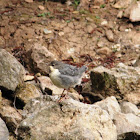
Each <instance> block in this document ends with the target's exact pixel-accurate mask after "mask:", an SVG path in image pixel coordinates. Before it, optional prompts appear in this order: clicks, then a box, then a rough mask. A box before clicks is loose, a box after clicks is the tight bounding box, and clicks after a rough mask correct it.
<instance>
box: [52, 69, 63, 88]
mask: <svg viewBox="0 0 140 140" xmlns="http://www.w3.org/2000/svg"><path fill="white" fill-rule="evenodd" d="M59 75H60V72H59V70H58V69H54V70H53V71H52V72H51V73H50V74H49V76H50V79H51V81H52V82H53V84H54V85H56V86H57V87H60V88H62V86H61V79H60V77H59Z"/></svg>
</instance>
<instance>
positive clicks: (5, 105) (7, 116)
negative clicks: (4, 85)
mask: <svg viewBox="0 0 140 140" xmlns="http://www.w3.org/2000/svg"><path fill="white" fill-rule="evenodd" d="M11 104H13V102H10V101H9V100H7V99H4V98H3V99H2V103H1V107H0V116H1V117H2V118H3V120H4V121H5V122H6V125H7V127H8V129H9V131H11V132H14V130H16V128H17V126H18V123H19V122H20V121H21V120H22V116H21V115H20V113H19V112H18V111H17V110H16V109H15V108H14V107H12V106H11Z"/></svg>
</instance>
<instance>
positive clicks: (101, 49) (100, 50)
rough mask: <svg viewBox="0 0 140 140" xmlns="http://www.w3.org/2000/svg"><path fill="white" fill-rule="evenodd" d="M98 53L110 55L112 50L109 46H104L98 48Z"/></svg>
mask: <svg viewBox="0 0 140 140" xmlns="http://www.w3.org/2000/svg"><path fill="white" fill-rule="evenodd" d="M97 53H98V54H103V55H106V56H109V55H111V53H112V50H111V49H109V48H108V47H103V48H100V49H98V50H97Z"/></svg>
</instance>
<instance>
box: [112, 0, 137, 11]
mask: <svg viewBox="0 0 140 140" xmlns="http://www.w3.org/2000/svg"><path fill="white" fill-rule="evenodd" d="M134 1H135V0H123V1H122V0H119V1H117V2H116V3H115V4H114V5H113V7H114V8H117V9H120V8H127V7H128V6H129V5H130V4H131V3H132V2H134Z"/></svg>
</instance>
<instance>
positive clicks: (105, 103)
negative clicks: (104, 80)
mask: <svg viewBox="0 0 140 140" xmlns="http://www.w3.org/2000/svg"><path fill="white" fill-rule="evenodd" d="M96 105H98V106H100V107H101V108H102V109H104V110H106V111H107V112H108V114H109V115H110V117H111V119H112V120H113V122H114V124H115V125H116V127H117V135H121V134H125V133H128V132H135V133H138V134H140V117H138V116H136V115H135V113H134V112H133V113H134V114H132V113H127V112H130V111H128V108H127V107H125V108H121V109H122V110H121V109H120V106H119V104H118V102H117V100H116V99H115V97H113V96H112V97H108V98H106V99H105V100H102V101H100V102H97V103H96ZM131 110H132V109H131ZM121 111H122V112H124V113H127V114H124V113H121ZM137 111H138V110H137ZM131 112H132V111H131Z"/></svg>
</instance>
